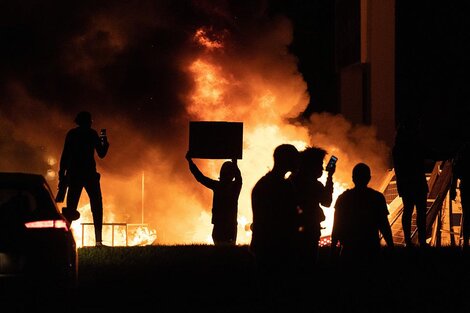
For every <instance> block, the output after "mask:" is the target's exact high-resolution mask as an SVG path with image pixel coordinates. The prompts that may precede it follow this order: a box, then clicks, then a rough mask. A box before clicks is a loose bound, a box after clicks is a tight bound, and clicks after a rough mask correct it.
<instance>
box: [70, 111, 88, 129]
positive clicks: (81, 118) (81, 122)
mask: <svg viewBox="0 0 470 313" xmlns="http://www.w3.org/2000/svg"><path fill="white" fill-rule="evenodd" d="M74 122H75V124H77V125H78V126H81V127H91V124H92V119H91V113H90V112H87V111H82V112H79V113H78V114H77V116H76V117H75V119H74Z"/></svg>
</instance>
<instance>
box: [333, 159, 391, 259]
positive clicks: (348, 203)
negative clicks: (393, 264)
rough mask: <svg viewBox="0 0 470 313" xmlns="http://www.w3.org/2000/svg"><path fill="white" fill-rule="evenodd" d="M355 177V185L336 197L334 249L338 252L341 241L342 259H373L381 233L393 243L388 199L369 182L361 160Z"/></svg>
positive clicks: (369, 176) (367, 172)
mask: <svg viewBox="0 0 470 313" xmlns="http://www.w3.org/2000/svg"><path fill="white" fill-rule="evenodd" d="M352 178H353V182H354V188H352V189H348V190H346V191H345V192H343V193H342V194H341V195H340V196H339V197H338V199H337V200H336V204H335V215H334V222H333V230H332V234H331V237H332V238H331V239H332V243H331V249H332V253H333V254H335V253H336V249H337V245H338V242H339V244H340V249H341V250H340V253H341V258H342V259H344V260H346V261H349V260H352V261H368V260H371V259H372V260H373V259H374V258H375V257H376V256H377V255H378V254H379V252H380V248H381V244H380V236H379V233H381V234H382V236H383V238H384V239H385V242H386V244H387V246H388V247H393V246H394V243H393V238H392V231H391V228H390V223H389V222H388V217H387V216H388V214H389V212H388V208H387V202H386V201H385V197H384V195H383V194H382V193H380V192H378V191H376V190H374V189H372V188H369V187H368V186H367V185H368V184H369V181H370V179H371V175H370V168H369V166H367V165H366V164H364V163H358V164H357V165H356V166H355V167H354V169H353V173H352Z"/></svg>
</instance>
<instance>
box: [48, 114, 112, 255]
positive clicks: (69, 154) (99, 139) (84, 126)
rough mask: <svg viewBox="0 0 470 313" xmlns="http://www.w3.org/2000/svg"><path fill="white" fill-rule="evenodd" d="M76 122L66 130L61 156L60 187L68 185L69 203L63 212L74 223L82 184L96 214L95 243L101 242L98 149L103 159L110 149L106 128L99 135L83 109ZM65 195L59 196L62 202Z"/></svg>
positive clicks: (101, 212) (101, 217)
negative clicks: (74, 126)
mask: <svg viewBox="0 0 470 313" xmlns="http://www.w3.org/2000/svg"><path fill="white" fill-rule="evenodd" d="M74 122H75V123H76V124H77V126H78V127H76V128H73V129H71V130H69V131H68V132H67V135H66V137H65V143H64V147H63V151H62V155H61V158H60V169H59V188H61V186H62V188H63V186H64V185H65V186H67V187H68V192H67V206H66V207H65V208H63V210H62V214H63V215H64V217H65V218H66V219H67V220H68V221H69V222H70V223H72V222H73V221H75V220H77V219H79V218H80V213H79V212H78V211H77V206H78V201H79V200H80V195H81V193H82V190H83V188H85V190H86V192H87V194H88V196H89V198H90V207H91V212H92V215H93V224H94V229H95V240H96V246H97V247H101V246H102V245H103V244H102V227H103V199H102V195H101V186H100V174H99V173H98V172H97V171H96V162H95V151H96V153H97V154H98V157H100V158H101V159H102V158H104V157H105V156H106V154H107V153H108V148H109V142H108V138H107V136H106V130H105V129H102V130H101V135H100V136H99V135H98V133H97V132H96V130H94V129H93V128H91V125H92V118H91V113H90V112H86V111H82V112H80V113H78V114H77V116H76V117H75V120H74ZM61 200H62V199H60V198H58V199H56V201H57V202H61Z"/></svg>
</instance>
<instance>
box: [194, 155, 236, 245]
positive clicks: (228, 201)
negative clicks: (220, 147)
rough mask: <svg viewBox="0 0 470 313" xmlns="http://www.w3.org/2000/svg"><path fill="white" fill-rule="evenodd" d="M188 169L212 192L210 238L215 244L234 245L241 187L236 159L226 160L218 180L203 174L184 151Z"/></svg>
mask: <svg viewBox="0 0 470 313" xmlns="http://www.w3.org/2000/svg"><path fill="white" fill-rule="evenodd" d="M186 160H188V164H189V170H190V171H191V173H192V174H193V175H194V177H195V178H196V180H197V181H198V182H200V183H201V184H202V185H204V186H205V187H207V188H209V189H211V190H212V191H213V193H214V195H213V200H212V224H213V225H214V227H213V229H212V240H213V241H214V244H215V245H221V244H229V245H235V244H236V241H237V214H238V197H239V195H240V190H241V188H242V175H241V173H240V169H239V168H238V165H237V160H236V159H233V160H232V161H226V162H224V163H223V164H222V167H221V168H220V175H219V176H220V177H219V180H214V179H211V178H209V177H206V176H204V174H202V173H201V171H200V170H199V168H198V167H197V166H196V164H194V162H193V160H192V159H191V155H190V152H188V153H186Z"/></svg>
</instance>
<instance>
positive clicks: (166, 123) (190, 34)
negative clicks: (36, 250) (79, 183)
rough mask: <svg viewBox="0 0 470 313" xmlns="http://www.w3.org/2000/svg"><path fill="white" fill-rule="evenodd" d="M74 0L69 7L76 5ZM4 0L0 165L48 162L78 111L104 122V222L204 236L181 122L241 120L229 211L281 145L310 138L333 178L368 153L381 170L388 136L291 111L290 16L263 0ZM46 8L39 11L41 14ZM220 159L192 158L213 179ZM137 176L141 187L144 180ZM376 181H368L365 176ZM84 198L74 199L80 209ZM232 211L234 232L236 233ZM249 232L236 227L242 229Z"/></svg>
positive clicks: (296, 79)
mask: <svg viewBox="0 0 470 313" xmlns="http://www.w3.org/2000/svg"><path fill="white" fill-rule="evenodd" d="M73 6H75V7H73ZM73 6H72V5H71V4H65V3H63V2H47V3H43V2H33V1H32V2H31V3H30V4H29V5H25V4H24V3H22V5H19V4H15V3H14V2H13V1H12V3H9V4H7V5H6V8H5V10H3V11H2V13H0V14H1V20H2V23H5V24H6V25H7V26H8V27H5V28H3V29H5V30H4V31H2V32H3V33H2V34H1V36H2V37H4V38H3V40H2V41H4V42H5V40H6V41H7V42H9V45H7V46H8V47H7V48H6V49H2V50H1V51H0V56H1V60H0V64H1V65H2V66H1V69H0V82H1V85H0V126H1V133H0V144H1V145H0V153H1V159H0V170H1V171H27V172H36V173H40V174H43V175H45V176H46V177H47V178H48V179H49V182H50V184H51V187H52V189H53V190H55V188H56V186H57V179H56V177H55V176H54V173H55V172H56V171H57V170H58V163H57V162H58V159H59V158H60V153H61V149H62V145H63V140H64V137H65V134H66V132H67V130H68V129H70V128H72V127H74V125H73V122H72V121H73V118H74V117H75V115H76V113H77V112H78V111H81V110H88V111H90V112H91V113H92V115H93V119H94V124H93V127H94V128H96V129H100V128H107V130H108V137H109V141H110V144H111V146H110V149H109V153H108V156H107V157H106V158H105V159H104V160H99V159H97V165H98V170H99V171H100V173H101V174H102V189H103V196H104V206H105V217H104V220H105V222H106V221H108V222H112V221H113V222H127V223H140V222H141V221H142V220H143V221H144V223H148V224H149V225H150V227H151V228H154V229H156V230H157V236H158V242H159V243H165V244H166V243H168V244H171V243H190V242H204V241H205V240H206V238H207V237H209V236H210V231H211V225H210V208H211V196H212V194H211V192H210V191H209V190H206V189H205V188H204V187H203V186H201V185H199V184H198V183H197V182H196V181H195V180H194V178H193V177H192V176H191V174H190V173H189V170H188V167H187V164H186V160H185V159H184V156H185V153H186V150H187V147H188V124H189V121H191V120H226V121H241V122H243V123H244V158H243V160H240V162H239V166H240V169H241V171H242V175H243V177H244V184H243V188H242V193H241V196H240V202H239V203H240V216H242V217H243V219H246V222H247V223H249V222H250V219H251V215H250V214H251V206H250V200H249V197H250V192H251V188H252V187H253V185H254V184H255V182H256V181H257V179H259V178H260V177H261V176H262V175H264V174H265V173H266V172H267V171H268V170H269V169H270V168H271V166H272V152H273V149H274V147H275V146H277V145H278V144H280V143H284V142H290V143H293V144H295V145H296V146H297V147H298V148H299V149H301V148H303V147H305V146H307V145H318V146H321V147H324V148H326V149H327V150H328V153H329V154H335V155H337V156H339V158H340V160H339V162H338V170H337V173H336V174H335V177H336V178H337V180H338V182H339V185H340V186H342V187H343V188H346V187H348V186H350V173H351V169H352V166H353V165H354V164H355V163H357V162H366V163H368V164H369V165H370V166H371V168H372V171H373V175H376V176H374V178H375V177H377V181H379V180H380V178H379V177H380V174H383V173H384V172H385V159H386V157H387V153H388V151H387V147H386V146H385V145H384V144H383V143H381V142H378V141H377V139H376V137H375V133H374V130H373V129H372V128H369V127H365V126H360V127H354V126H352V125H351V124H350V123H349V122H347V121H346V120H345V119H344V118H342V117H341V116H332V115H328V114H315V115H313V116H311V119H310V121H309V122H308V123H300V122H292V121H294V120H295V118H296V117H297V116H298V115H299V114H300V113H301V112H302V111H303V110H304V109H305V107H306V106H307V104H308V100H309V95H308V94H307V92H306V90H307V88H306V84H305V82H304V80H303V78H302V76H301V75H300V73H299V72H298V70H297V60H296V58H295V56H293V55H292V54H290V53H289V52H288V45H289V44H290V42H291V41H292V26H291V23H290V22H289V20H287V19H286V18H284V17H282V16H273V15H271V14H269V11H268V8H269V7H268V5H267V4H266V3H265V2H264V1H220V2H218V3H217V6H214V4H213V3H212V2H211V1H169V0H168V1H139V2H138V3H137V2H136V3H134V2H132V1H131V2H129V1H113V2H112V3H108V2H96V1H81V2H79V3H75V4H73ZM45 14H46V15H45ZM221 162H222V161H221V160H216V161H206V160H196V163H197V164H198V165H199V166H200V168H201V170H202V171H203V172H204V173H205V174H206V175H207V176H210V177H213V178H215V179H216V178H217V177H218V170H219V168H220V165H221ZM143 176H144V177H145V180H144V191H145V192H143V188H142V187H143V186H142V178H143ZM374 183H375V181H374ZM87 203H88V198H87V197H86V196H82V199H81V202H80V206H84V205H85V204H87ZM244 223H245V222H243V221H241V223H240V225H241V229H240V232H239V238H240V239H239V242H241V243H246V242H247V241H248V240H249V237H248V236H249V234H245V233H242V232H244V229H243V226H244ZM245 235H246V236H247V237H244V236H245Z"/></svg>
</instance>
